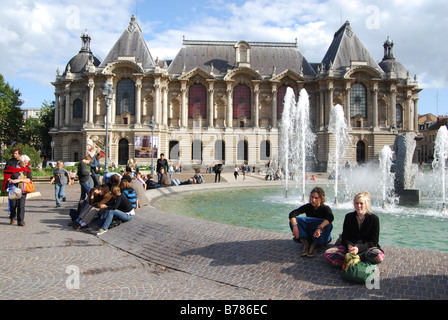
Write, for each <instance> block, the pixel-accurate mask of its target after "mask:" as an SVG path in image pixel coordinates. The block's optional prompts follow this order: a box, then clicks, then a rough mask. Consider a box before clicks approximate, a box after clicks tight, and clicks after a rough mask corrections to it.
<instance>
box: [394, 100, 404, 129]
mask: <svg viewBox="0 0 448 320" xmlns="http://www.w3.org/2000/svg"><path fill="white" fill-rule="evenodd" d="M395 112H396V115H397V127H398V128H400V129H402V128H403V107H402V106H401V104H397V106H396V111H395Z"/></svg>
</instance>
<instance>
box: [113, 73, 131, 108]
mask: <svg viewBox="0 0 448 320" xmlns="http://www.w3.org/2000/svg"><path fill="white" fill-rule="evenodd" d="M116 110H117V111H116V114H117V115H120V114H121V113H122V112H124V111H127V112H129V113H130V114H132V115H134V114H135V84H134V81H132V80H131V79H128V78H125V79H121V80H120V81H118V84H117V108H116Z"/></svg>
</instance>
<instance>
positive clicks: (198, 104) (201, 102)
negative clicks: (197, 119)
mask: <svg viewBox="0 0 448 320" xmlns="http://www.w3.org/2000/svg"><path fill="white" fill-rule="evenodd" d="M198 114H199V115H201V117H202V118H205V117H206V116H207V90H206V89H205V87H204V86H203V85H202V84H198V83H196V84H194V85H192V86H191V87H190V90H189V98H188V117H189V118H193V117H194V116H195V115H198Z"/></svg>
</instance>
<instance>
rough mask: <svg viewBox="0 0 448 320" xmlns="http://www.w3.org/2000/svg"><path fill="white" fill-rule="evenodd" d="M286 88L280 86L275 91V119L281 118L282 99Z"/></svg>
mask: <svg viewBox="0 0 448 320" xmlns="http://www.w3.org/2000/svg"><path fill="white" fill-rule="evenodd" d="M286 89H287V87H286V86H281V87H280V88H279V89H278V91H277V119H281V118H282V114H283V108H284V103H283V99H284V98H285V95H286Z"/></svg>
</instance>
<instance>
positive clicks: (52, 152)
mask: <svg viewBox="0 0 448 320" xmlns="http://www.w3.org/2000/svg"><path fill="white" fill-rule="evenodd" d="M50 146H51V161H53V157H54V141H51V142H50Z"/></svg>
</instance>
